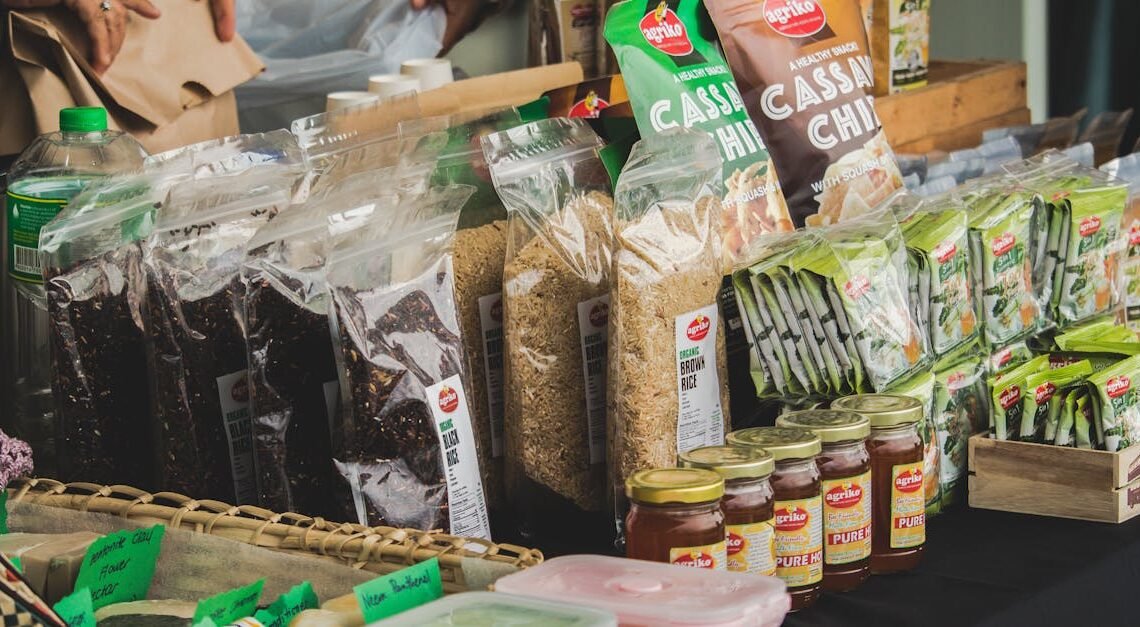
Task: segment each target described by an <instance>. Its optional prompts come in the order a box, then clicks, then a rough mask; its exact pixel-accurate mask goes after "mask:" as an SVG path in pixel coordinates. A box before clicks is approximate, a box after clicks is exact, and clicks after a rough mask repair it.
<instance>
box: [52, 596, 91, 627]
mask: <svg viewBox="0 0 1140 627" xmlns="http://www.w3.org/2000/svg"><path fill="white" fill-rule="evenodd" d="M52 609H53V610H55V613H56V614H59V617H60V618H62V619H63V622H65V623H67V627H95V609H94V608H93V607H92V606H91V591H90V590H88V589H87V588H82V589H80V590H79V591H78V592H73V593H71V594H70V595H68V596H65V597H63V598H62V599H60V600H59V603H56V604H55V607H53V608H52Z"/></svg>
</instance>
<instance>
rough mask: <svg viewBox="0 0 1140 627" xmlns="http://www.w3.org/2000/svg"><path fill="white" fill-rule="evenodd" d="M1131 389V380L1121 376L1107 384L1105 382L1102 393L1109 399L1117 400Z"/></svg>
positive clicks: (1113, 378)
mask: <svg viewBox="0 0 1140 627" xmlns="http://www.w3.org/2000/svg"><path fill="white" fill-rule="evenodd" d="M1131 388H1132V379H1129V378H1128V377H1126V376H1124V375H1121V376H1118V377H1112V378H1111V379H1109V380H1108V381H1107V382H1105V384H1104V393H1105V394H1107V395H1108V397H1109V398H1119V397H1121V396H1124V394H1125V393H1126V392H1128V390H1130V389H1131Z"/></svg>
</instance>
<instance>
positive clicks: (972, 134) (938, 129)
mask: <svg viewBox="0 0 1140 627" xmlns="http://www.w3.org/2000/svg"><path fill="white" fill-rule="evenodd" d="M875 110H876V111H877V112H878V114H879V118H880V119H881V120H882V121H883V128H884V129H885V130H886V132H887V139H889V140H890V142H891V146H892V147H893V148H894V150H895V152H897V153H903V154H922V153H926V152H930V151H931V150H957V149H960V148H971V147H973V146H976V145H978V144H979V143H981V141H982V131H984V130H986V129H989V128H995V127H999V126H1013V125H1017V124H1028V123H1029V108H1028V106H1027V95H1026V90H1025V64H1024V63H1021V62H1014V61H987V60H979V61H937V60H935V61H931V62H930V81H929V84H928V85H927V86H926V87H922V88H919V89H915V90H912V91H907V92H903V93H900V94H894V95H891V96H884V97H881V98H877V99H876V100H875Z"/></svg>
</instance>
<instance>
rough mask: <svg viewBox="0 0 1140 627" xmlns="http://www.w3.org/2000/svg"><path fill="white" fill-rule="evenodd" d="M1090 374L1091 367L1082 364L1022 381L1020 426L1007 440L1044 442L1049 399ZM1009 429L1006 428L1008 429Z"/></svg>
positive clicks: (1084, 361)
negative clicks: (1023, 384)
mask: <svg viewBox="0 0 1140 627" xmlns="http://www.w3.org/2000/svg"><path fill="white" fill-rule="evenodd" d="M1092 372H1093V367H1092V364H1091V363H1089V362H1088V361H1087V360H1082V361H1078V362H1077V363H1074V364H1069V365H1067V366H1063V367H1061V368H1047V369H1045V370H1043V371H1041V372H1035V373H1033V374H1031V375H1029V376H1028V377H1026V379H1025V390H1024V393H1025V399H1024V406H1023V408H1022V413H1021V423H1020V425H1019V426H1018V429H1017V431H1016V433H1014V432H1012V430H1011V432H1010V434H1009V435H1010V437H1009V439H1010V440H1018V441H1020V442H1046V438H1045V433H1046V430H1047V429H1046V424H1047V422H1048V418H1049V411H1050V401H1051V400H1052V399H1053V396H1054V395H1056V394H1057V393H1058V392H1059V391H1061V390H1063V389H1065V388H1069V387H1072V386H1075V385H1077V384H1079V383H1081V382H1083V381H1084V379H1085V377H1087V376H1088V375H1090V374H1092ZM1012 426H1013V425H1010V427H1011V429H1012ZM1049 441H1051V440H1049Z"/></svg>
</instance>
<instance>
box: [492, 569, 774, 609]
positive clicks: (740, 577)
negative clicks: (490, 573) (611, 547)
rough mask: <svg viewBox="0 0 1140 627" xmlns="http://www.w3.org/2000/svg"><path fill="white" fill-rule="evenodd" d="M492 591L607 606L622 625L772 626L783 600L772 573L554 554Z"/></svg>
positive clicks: (502, 580)
mask: <svg viewBox="0 0 1140 627" xmlns="http://www.w3.org/2000/svg"><path fill="white" fill-rule="evenodd" d="M495 590H496V591H498V592H506V593H508V594H517V595H521V596H529V597H537V598H540V599H547V600H550V601H560V602H562V603H571V604H575V605H585V606H588V607H596V608H599V609H603V610H608V611H610V612H613V613H614V614H617V617H618V622H619V624H620V625H622V626H624V627H635V626H636V627H641V626H647V627H648V626H652V627H659V626H660V627H695V626H700V627H777V625H779V624H780V623H782V622H783V621H784V616H785V615H786V614H787V613H788V609H789V607H790V606H791V600H790V599H789V597H788V593H787V587H786V586H785V585H784V582H783V581H780V580H779V579H777V578H775V577H763V576H760V575H749V574H746V573H731V572H723V571H713V570H704V569H699V568H685V567H683V566H674V565H672V564H661V563H657V562H643V561H640V560H631V559H625V558H621V557H604V556H601V555H570V556H567V557H557V558H554V559H552V560H549V561H547V562H544V563H542V564H539V565H538V566H535V567H533V568H528V569H526V570H523V571H521V572H518V573H515V574H513V575H508V576H506V577H503V578H502V579H499V580H498V581H496V582H495Z"/></svg>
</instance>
